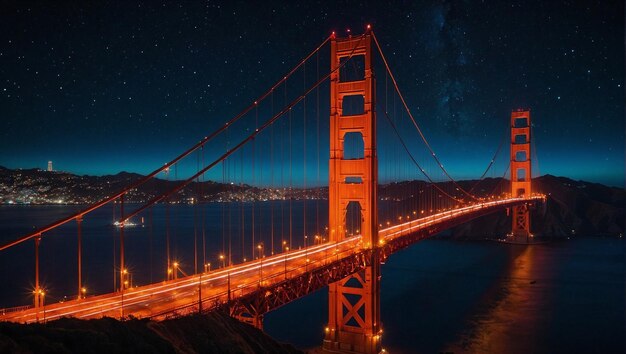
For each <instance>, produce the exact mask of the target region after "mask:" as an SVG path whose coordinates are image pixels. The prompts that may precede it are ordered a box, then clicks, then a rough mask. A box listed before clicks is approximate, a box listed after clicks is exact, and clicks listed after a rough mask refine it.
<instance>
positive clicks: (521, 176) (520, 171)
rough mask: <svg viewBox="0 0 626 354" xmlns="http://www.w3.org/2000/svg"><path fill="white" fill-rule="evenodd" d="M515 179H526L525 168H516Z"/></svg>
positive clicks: (522, 180)
mask: <svg viewBox="0 0 626 354" xmlns="http://www.w3.org/2000/svg"><path fill="white" fill-rule="evenodd" d="M516 173H517V180H518V181H520V182H524V181H526V177H527V176H526V169H525V168H518V169H517V171H516Z"/></svg>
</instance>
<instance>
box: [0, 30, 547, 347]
mask: <svg viewBox="0 0 626 354" xmlns="http://www.w3.org/2000/svg"><path fill="white" fill-rule="evenodd" d="M323 50H329V54H330V63H329V64H330V65H329V66H330V67H329V69H328V70H327V71H325V70H321V68H320V52H322V51H323ZM376 56H378V57H379V58H380V59H381V60H380V62H379V65H380V64H382V70H381V72H382V73H384V78H382V79H381V78H378V77H376V76H375V71H376V70H375V69H376V65H375V60H374V59H375V57H376ZM377 80H378V82H377ZM383 82H384V90H381V91H382V92H383V93H384V95H380V94H379V95H380V96H382V98H381V99H380V100H378V97H377V88H378V86H379V85H380V86H382V83H383ZM322 85H328V89H329V92H330V95H329V98H330V106H329V111H330V120H329V125H328V128H329V129H328V130H329V135H328V140H329V146H330V148H329V155H328V219H327V223H325V222H324V220H323V219H324V218H323V217H322V218H320V215H319V214H320V211H319V205H318V204H317V203H319V195H318V202H316V213H315V214H316V216H315V217H314V220H315V221H314V222H312V221H311V220H310V218H309V219H308V218H307V211H306V207H307V203H303V204H302V208H303V209H304V210H303V211H299V210H298V211H297V213H300V212H301V215H300V214H299V215H297V217H298V218H300V217H301V220H300V221H299V222H298V225H297V226H296V227H294V214H295V213H296V211H294V206H293V202H292V201H293V200H294V193H295V192H294V191H295V190H296V189H298V188H294V176H302V177H301V178H302V180H301V181H296V183H295V184H296V185H298V186H301V189H302V191H304V192H303V193H305V192H306V191H307V177H308V176H309V174H307V171H306V169H307V165H310V164H307V159H308V160H309V162H311V161H310V160H312V159H311V157H310V155H311V152H313V155H316V156H315V157H314V158H313V160H315V161H317V171H314V172H317V173H316V178H315V180H314V181H311V180H310V177H309V181H308V185H309V187H310V186H311V185H315V186H316V188H319V187H320V185H321V182H320V181H321V177H320V170H321V168H320V165H321V162H320V161H321V158H320V151H321V150H322V148H323V147H322V146H321V143H320V142H321V141H322V140H323V138H322V137H321V134H320V130H321V129H320V127H321V124H320V122H321V121H322V119H326V116H327V115H328V111H325V112H322V111H323V109H321V108H320V88H321V87H322ZM390 91H391V93H390ZM390 95H391V96H392V97H393V98H391V99H390V98H389V96H390ZM379 101H383V103H382V104H380V102H379ZM377 113H382V115H383V116H384V119H385V120H384V122H386V126H387V127H388V130H387V131H385V132H384V133H386V134H387V135H388V136H391V137H393V140H391V139H390V140H387V141H389V143H385V144H383V145H379V144H377V142H378V141H380V139H378V136H379V133H380V132H379V130H380V129H381V126H382V123H381V122H377ZM379 115H380V114H379ZM262 117H266V120H262V119H261V118H262ZM294 117H295V118H294ZM322 117H323V118H322ZM307 118H308V119H307ZM313 123H314V124H315V126H314V127H312V125H313ZM237 125H240V126H239V131H237V130H236V129H237V128H236V127H237ZM307 129H309V131H308V132H307ZM509 131H510V146H511V149H510V155H509V156H508V157H507V159H506V168H505V169H504V173H503V174H502V178H501V179H500V180H499V181H500V182H499V183H498V184H497V185H496V187H495V188H493V189H492V190H489V191H485V188H482V189H481V188H478V185H479V184H480V183H481V182H483V180H484V179H485V177H486V176H487V174H488V171H490V169H492V168H493V166H494V164H495V161H496V158H497V157H498V156H499V152H500V151H501V147H502V144H501V146H500V147H499V148H498V149H497V150H496V153H495V155H494V157H493V158H492V159H491V160H490V162H489V164H488V166H487V168H486V170H485V172H484V173H483V174H482V176H480V178H479V179H478V180H477V181H474V182H473V184H472V185H471V186H469V188H468V186H467V185H466V186H465V187H464V186H463V185H462V184H463V183H461V182H458V181H456V180H455V179H454V178H452V176H451V174H450V173H448V171H447V169H446V168H444V165H443V163H442V161H441V160H440V158H439V156H438V155H437V154H436V153H435V151H434V148H433V147H432V145H431V144H430V143H429V141H428V140H427V139H426V136H425V134H424V133H423V131H422V129H421V128H420V126H419V125H418V123H417V120H416V119H415V117H414V116H413V114H412V113H411V110H410V109H409V105H408V104H407V102H406V100H405V97H404V95H403V94H402V92H401V91H400V88H399V84H398V81H397V80H396V77H395V76H394V75H393V72H392V70H391V69H390V65H389V62H388V60H387V58H386V57H385V55H384V52H383V50H382V46H381V44H380V43H379V41H378V39H377V37H376V36H375V34H374V32H373V31H372V30H371V28H370V27H369V26H368V27H367V30H366V31H365V33H363V34H362V35H350V36H347V37H342V38H340V37H338V36H337V35H336V34H335V33H334V32H333V33H332V34H331V35H330V36H329V37H328V38H326V39H325V40H324V41H323V42H322V43H321V44H320V45H319V46H318V47H316V48H315V49H314V50H313V51H312V52H311V53H309V54H308V55H307V56H305V57H304V58H303V59H302V60H301V61H300V62H299V63H298V64H297V65H295V66H294V67H293V68H292V69H291V70H290V71H288V72H287V74H286V75H284V76H283V77H282V78H281V79H280V80H278V81H277V82H276V83H275V84H274V85H272V86H271V87H270V89H269V90H267V91H266V92H264V93H263V94H262V95H260V96H259V97H258V98H257V99H255V100H253V102H251V103H250V105H249V106H247V107H246V108H244V109H243V110H242V111H241V112H240V113H238V114H236V115H234V116H233V117H232V118H231V119H229V120H228V121H227V122H226V123H224V124H223V125H221V126H220V127H219V128H218V129H216V130H215V131H213V132H212V133H211V134H209V135H207V136H206V137H204V138H203V139H202V140H200V141H199V142H198V143H196V144H195V145H193V146H192V147H190V148H189V149H187V150H186V151H184V152H183V153H181V154H180V155H178V156H177V157H175V158H174V159H172V160H171V161H169V162H168V163H166V164H164V165H163V166H160V167H159V168H157V169H156V170H154V171H153V172H151V173H150V174H148V175H146V176H144V177H141V178H139V179H137V180H136V181H134V182H132V183H130V184H129V185H128V186H127V187H125V188H123V189H121V190H120V191H119V192H117V193H115V194H113V195H111V196H108V197H106V198H103V199H102V200H101V201H99V202H97V203H95V204H93V205H90V206H88V207H86V208H84V209H82V210H80V211H78V212H76V213H74V214H72V215H70V216H67V217H65V218H62V219H60V220H58V221H56V222H54V223H51V224H50V225H47V226H44V227H41V228H39V229H37V230H35V231H33V232H30V233H28V234H27V235H24V236H22V237H19V238H17V239H15V240H13V241H11V242H7V243H5V244H3V245H2V246H0V251H2V252H8V250H9V249H12V250H13V249H17V250H19V249H20V247H23V245H24V243H26V242H32V243H34V247H35V252H34V260H33V262H34V287H33V289H32V299H33V305H28V306H20V307H15V308H6V309H2V310H0V320H1V321H14V322H21V323H32V322H40V321H49V320H54V319H58V318H61V317H65V316H72V317H77V318H98V317H102V316H110V317H117V318H120V319H125V318H128V317H130V316H132V317H139V318H152V319H157V320H159V319H164V318H168V317H172V316H180V315H185V314H190V313H196V312H200V313H202V312H207V311H214V310H224V311H228V313H230V315H231V316H233V317H235V318H238V319H239V320H242V321H245V322H247V323H250V324H252V325H254V326H256V327H258V328H262V326H263V315H264V314H266V313H267V312H269V311H272V310H273V309H276V308H278V307H280V306H283V305H286V304H288V303H289V302H291V301H294V300H296V299H298V298H300V297H303V296H306V295H307V294H310V293H311V292H313V291H316V290H319V289H322V288H324V287H326V286H328V288H329V308H328V313H329V316H328V325H327V326H326V327H325V329H324V332H325V333H324V341H323V347H324V348H325V349H328V350H333V351H349V352H362V353H378V352H380V351H381V350H382V333H383V330H382V324H381V321H380V313H381V309H380V304H379V301H380V300H379V296H380V278H381V272H380V264H381V262H384V260H385V259H386V258H387V257H389V256H391V255H392V254H393V253H394V252H397V251H398V250H401V249H403V248H406V247H409V246H410V245H412V244H414V243H416V242H418V241H420V240H422V239H424V238H428V237H430V236H433V235H435V234H437V233H439V232H441V231H444V230H447V229H450V228H452V227H454V226H456V225H459V224H462V223H465V222H468V221H470V220H472V219H475V218H478V217H481V216H484V215H487V214H490V213H494V212H497V211H501V210H507V212H509V211H510V212H511V214H512V230H511V235H510V237H511V238H512V239H516V240H519V239H522V240H528V239H529V238H531V237H532V233H531V229H530V212H529V209H530V207H531V206H533V205H534V204H536V203H538V202H541V201H543V200H544V199H545V196H543V195H541V194H537V193H533V190H532V189H531V188H532V182H531V176H532V174H531V160H532V159H531V141H530V140H531V139H530V138H531V124H530V112H529V111H526V110H516V111H513V112H512V113H511V117H510V125H509V129H507V134H509ZM407 132H410V133H408V134H409V135H408V136H407ZM300 134H301V135H300ZM311 136H314V137H315V139H314V142H315V144H313V143H311V141H310V140H311ZM307 139H309V141H307ZM284 140H287V141H284ZM392 142H393V143H392ZM211 144H213V145H211ZM387 145H394V146H393V147H392V148H391V149H390V151H387V152H385V153H382V152H383V150H384V149H385V148H388V147H389V146H387ZM418 145H419V149H421V150H419V149H418ZM294 146H296V147H297V150H298V151H296V153H295V154H300V153H302V158H303V161H295V160H296V159H295V158H294V151H293V150H294V149H293V147H294ZM307 148H308V149H309V150H308V153H307ZM211 154H213V155H214V156H211ZM207 155H208V156H209V162H207V161H206V158H207ZM383 155H384V157H385V158H386V159H388V160H385V167H383V168H379V157H381V156H383ZM194 156H195V157H196V159H195V161H193V157H194ZM268 156H269V158H268ZM185 160H187V163H188V165H192V166H193V165H194V162H195V168H194V171H193V173H190V174H189V176H185V177H184V178H178V177H179V176H178V166H179V165H181V164H183V163H184V161H185ZM389 160H390V161H391V163H389V162H388V161H389ZM189 161H191V162H189ZM294 165H295V167H294ZM220 169H221V174H222V182H223V183H224V185H226V186H230V187H228V188H231V189H232V190H231V192H232V193H231V195H235V196H236V197H235V203H239V204H240V208H239V209H237V208H236V207H235V210H234V212H233V207H232V204H233V203H231V202H232V200H226V199H228V198H227V196H226V195H225V194H224V195H223V196H224V199H225V200H223V201H222V202H223V203H222V206H223V207H222V230H221V231H222V233H221V240H220V239H219V238H220V237H219V236H220V235H218V234H217V233H214V234H213V237H214V238H216V239H217V240H215V241H217V242H216V243H220V242H219V241H221V250H220V251H219V255H218V256H217V259H214V260H213V262H214V263H213V268H211V262H210V258H211V257H210V256H209V257H207V240H206V237H207V234H206V230H205V229H206V225H205V223H204V214H202V215H203V216H202V217H198V216H197V215H196V210H195V209H194V217H193V223H194V232H193V235H189V237H191V236H193V244H194V251H193V252H194V255H193V259H194V262H193V265H194V266H193V270H192V271H190V270H189V268H187V272H185V271H184V267H183V266H182V265H181V262H179V260H178V259H179V258H178V257H179V256H180V254H177V252H176V247H175V245H176V239H175V237H174V236H176V235H175V233H174V232H173V231H172V230H171V225H170V217H171V216H170V211H169V205H170V204H171V202H172V201H173V200H175V198H176V196H177V195H180V194H184V193H188V191H189V188H190V187H191V189H192V191H193V192H194V193H195V194H194V195H193V197H191V200H192V203H193V204H196V205H198V204H203V195H204V193H205V192H204V191H203V190H202V188H203V187H202V186H203V185H205V183H206V181H205V180H204V178H205V175H206V174H207V173H211V172H213V173H215V172H214V171H216V170H217V171H219V170H220ZM309 169H310V167H309ZM181 170H182V168H181ZM278 171H280V172H278ZM287 171H288V172H287ZM294 171H295V173H294ZM509 171H510V189H508V191H506V192H505V191H504V189H505V188H506V186H505V185H504V183H502V181H503V180H504V177H506V174H507V173H509ZM172 172H173V173H174V174H175V178H174V179H173V180H172V181H171V182H172V185H173V187H172V188H170V189H168V190H166V191H165V192H162V193H158V194H156V195H155V196H154V197H152V198H150V199H149V200H148V201H147V202H145V201H144V202H141V203H139V202H138V201H137V198H136V193H137V191H138V190H139V189H140V188H149V187H150V182H151V181H153V180H154V179H155V178H157V177H158V176H159V175H162V174H165V176H166V177H167V178H169V175H170V174H171V173H172ZM310 172H311V171H309V173H310ZM217 174H219V172H217ZM381 175H383V176H384V177H385V178H386V179H387V180H389V181H397V180H402V179H408V178H410V177H411V176H413V177H414V176H416V175H420V176H421V177H422V178H423V179H424V181H425V183H423V184H421V185H420V186H419V187H411V188H409V187H407V188H408V189H407V190H402V188H401V187H400V188H401V192H400V193H401V194H404V195H403V196H402V198H400V197H397V196H396V198H395V199H394V200H395V201H396V202H397V201H400V202H398V203H392V204H393V206H392V207H389V206H385V207H381V205H382V204H381V203H382V200H381V199H383V198H381V197H380V196H379V193H378V192H379V185H380V182H381V181H380V177H381ZM438 179H441V180H443V181H445V182H446V183H438V182H437V180H438ZM277 180H280V182H277ZM287 180H288V181H287ZM264 181H270V182H269V185H270V188H269V190H270V191H272V190H273V191H274V192H275V193H278V192H280V193H279V196H278V197H277V199H280V200H282V202H281V203H280V206H275V205H273V204H272V205H271V206H265V207H267V208H270V209H271V221H270V222H269V223H270V224H271V226H270V227H267V225H265V228H264V227H262V226H261V225H260V224H261V223H262V222H264V220H263V218H261V217H260V213H259V211H258V210H256V211H255V208H258V209H260V208H261V205H257V204H258V203H260V202H259V201H256V200H253V201H252V202H251V203H252V206H251V208H252V210H251V213H249V212H248V211H246V210H247V209H246V208H247V207H246V208H244V203H247V201H246V199H245V198H246V197H245V195H244V194H245V189H244V188H243V185H244V182H245V183H246V184H247V183H250V185H252V186H255V185H261V184H262V183H264ZM235 182H238V183H235ZM498 188H499V189H500V193H497V190H498ZM481 191H482V192H481ZM318 194H319V193H318ZM305 198H306V197H305ZM392 199H393V198H392ZM137 204H139V206H137ZM158 204H161V205H163V204H164V205H165V207H166V219H167V220H166V222H167V225H166V229H165V241H166V245H165V252H164V253H165V254H164V255H163V257H164V259H165V260H164V264H163V267H162V271H163V273H162V274H163V280H162V281H159V282H154V281H151V282H150V284H148V285H142V286H133V282H132V278H131V272H130V271H129V267H128V263H127V258H128V257H129V254H128V250H127V249H126V248H125V246H126V243H127V242H128V239H127V236H128V233H129V232H128V227H129V226H130V225H131V222H132V220H133V218H138V217H142V216H143V215H146V214H148V215H150V213H151V210H152V208H154V207H155V205H158ZM227 205H228V206H227ZM103 208H111V209H112V211H113V215H114V218H115V220H116V225H117V226H118V227H116V228H115V231H114V232H115V238H116V241H115V242H116V245H118V246H119V248H116V253H115V255H114V259H113V262H114V263H115V265H114V272H113V284H114V285H113V289H112V291H110V292H107V293H102V294H100V295H91V296H86V295H87V294H86V293H87V291H86V288H85V285H84V283H83V267H89V261H88V260H86V259H85V258H84V257H83V254H82V253H83V245H82V243H83V241H84V240H83V238H84V237H83V236H85V237H89V235H88V234H86V235H83V223H85V222H86V221H87V220H88V219H89V216H90V214H91V213H92V212H94V211H96V210H102V209H103ZM226 209H228V210H226ZM248 209H249V208H248ZM379 209H380V210H379ZM201 212H202V211H201ZM233 214H237V217H236V218H235V220H236V221H233ZM255 218H256V219H255ZM199 219H202V221H200V220H199ZM278 219H280V222H279V225H278V226H279V227H277V225H276V224H277V223H278V221H277V220H278ZM68 223H75V233H76V250H77V257H76V260H75V261H72V262H76V263H75V264H76V272H77V273H76V284H77V287H76V294H75V298H73V299H71V300H68V301H63V302H53V303H51V301H48V303H46V297H48V298H50V296H49V294H47V290H46V286H44V285H43V283H42V281H41V279H40V273H41V271H43V269H42V267H41V264H40V251H41V250H40V248H42V247H43V246H42V241H43V240H45V239H46V237H47V236H48V235H51V234H54V231H55V230H59V229H61V228H62V227H64V226H65V227H66V226H67V225H66V224H68ZM233 223H237V224H238V225H237V226H238V229H237V231H236V234H235V235H233V233H232V232H228V235H227V232H226V230H227V229H228V230H231V228H232V224H233ZM199 224H202V225H199ZM246 225H247V226H249V228H248V229H247V232H246V227H247V226H246ZM275 228H279V229H280V231H278V230H275ZM200 229H201V231H200ZM268 229H269V230H271V231H270V232H269V234H268V232H266V231H267V230H268ZM294 229H295V230H294ZM279 235H280V236H279ZM55 237H59V236H58V235H56V234H55ZM176 237H181V236H180V235H178V236H176ZM209 237H211V235H209ZM173 238H174V240H173ZM214 243H215V242H214ZM173 246H174V247H173ZM218 248H219V247H218ZM22 252H23V248H22ZM150 252H151V255H150V256H151V257H152V246H150ZM209 253H211V252H209ZM130 257H132V253H131V255H130ZM56 261H57V262H65V261H66V260H65V259H59V260H56ZM133 272H134V273H139V271H138V270H134V271H133ZM187 273H191V274H187ZM5 291H7V289H5Z"/></svg>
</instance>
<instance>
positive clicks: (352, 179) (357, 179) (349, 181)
mask: <svg viewBox="0 0 626 354" xmlns="http://www.w3.org/2000/svg"><path fill="white" fill-rule="evenodd" d="M345 183H346V184H363V178H361V177H346V180H345Z"/></svg>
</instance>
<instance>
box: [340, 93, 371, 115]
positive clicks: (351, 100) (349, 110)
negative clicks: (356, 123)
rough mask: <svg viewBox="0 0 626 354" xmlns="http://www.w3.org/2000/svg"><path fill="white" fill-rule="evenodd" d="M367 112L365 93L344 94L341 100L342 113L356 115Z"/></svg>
mask: <svg viewBox="0 0 626 354" xmlns="http://www.w3.org/2000/svg"><path fill="white" fill-rule="evenodd" d="M363 113H365V97H363V95H349V96H343V99H342V100H341V115H342V116H344V117H345V116H355V115H359V114H363Z"/></svg>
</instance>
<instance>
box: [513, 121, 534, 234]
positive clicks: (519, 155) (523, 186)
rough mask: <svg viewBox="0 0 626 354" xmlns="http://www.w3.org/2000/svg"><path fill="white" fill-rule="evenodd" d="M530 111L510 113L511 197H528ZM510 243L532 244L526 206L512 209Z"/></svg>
mask: <svg viewBox="0 0 626 354" xmlns="http://www.w3.org/2000/svg"><path fill="white" fill-rule="evenodd" d="M530 139H531V136H530V111H527V110H526V111H523V110H518V111H513V112H511V197H513V198H519V197H530V196H531V193H532V190H531V177H532V175H531V160H530ZM512 215H513V225H512V228H511V235H510V238H511V241H512V242H524V243H530V242H532V237H533V235H532V233H531V232H530V209H529V205H528V204H523V205H518V206H514V207H513V208H512Z"/></svg>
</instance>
